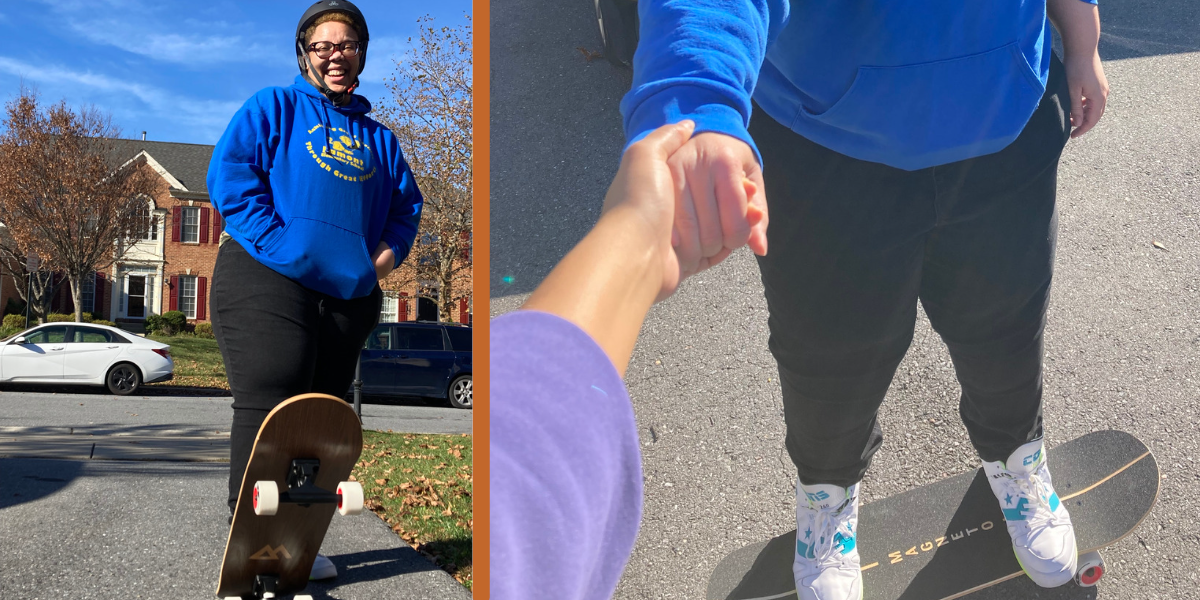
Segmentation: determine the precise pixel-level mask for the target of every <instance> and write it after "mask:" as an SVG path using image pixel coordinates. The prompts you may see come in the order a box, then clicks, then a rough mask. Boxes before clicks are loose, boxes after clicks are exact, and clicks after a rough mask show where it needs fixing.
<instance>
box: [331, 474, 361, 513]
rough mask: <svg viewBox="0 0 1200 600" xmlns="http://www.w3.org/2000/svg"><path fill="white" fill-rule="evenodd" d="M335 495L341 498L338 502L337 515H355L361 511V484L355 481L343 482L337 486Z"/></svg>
mask: <svg viewBox="0 0 1200 600" xmlns="http://www.w3.org/2000/svg"><path fill="white" fill-rule="evenodd" d="M337 493H338V494H339V495H340V496H341V497H342V498H341V500H338V513H340V514H342V515H357V514H360V513H362V511H363V489H362V484H361V483H359V482H357V481H343V482H341V483H339V484H338V489H337Z"/></svg>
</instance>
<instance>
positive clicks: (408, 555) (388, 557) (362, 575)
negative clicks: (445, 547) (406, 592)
mask: <svg viewBox="0 0 1200 600" xmlns="http://www.w3.org/2000/svg"><path fill="white" fill-rule="evenodd" d="M329 560H331V561H333V564H334V566H336V567H337V570H338V576H337V579H332V580H329V581H314V582H312V583H310V584H309V586H308V590H306V592H305V593H308V594H312V597H313V598H314V599H320V598H325V599H329V598H332V597H331V596H329V595H328V592H331V591H333V590H335V589H337V588H339V587H341V586H344V585H350V584H353V583H359V582H363V581H377V580H381V579H388V578H391V577H398V576H400V575H404V574H407V573H419V572H422V571H437V570H439V569H438V567H437V565H434V564H433V563H432V562H429V561H428V560H425V559H424V558H422V557H421V555H420V554H417V553H416V552H405V551H404V549H402V548H387V549H383V550H371V551H368V552H355V553H352V554H341V555H337V556H330V557H329Z"/></svg>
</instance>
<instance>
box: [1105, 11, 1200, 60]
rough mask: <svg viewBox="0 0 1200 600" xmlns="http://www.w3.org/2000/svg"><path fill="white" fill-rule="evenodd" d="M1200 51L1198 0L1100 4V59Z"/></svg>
mask: <svg viewBox="0 0 1200 600" xmlns="http://www.w3.org/2000/svg"><path fill="white" fill-rule="evenodd" d="M1185 52H1200V2H1194V1H1191V0H1185V1H1180V0H1175V1H1170V2H1150V1H1147V0H1104V2H1101V3H1100V58H1101V59H1102V60H1120V59H1123V58H1137V57H1141V56H1157V55H1163V54H1182V53H1185Z"/></svg>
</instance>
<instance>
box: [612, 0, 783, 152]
mask: <svg viewBox="0 0 1200 600" xmlns="http://www.w3.org/2000/svg"><path fill="white" fill-rule="evenodd" d="M788 10H789V3H788V2H787V1H786V0H656V1H647V2H639V3H638V14H639V16H640V19H641V26H640V31H639V37H640V41H639V45H638V50H637V54H636V55H635V56H634V69H633V74H634V80H633V86H632V88H631V89H630V91H629V93H628V94H627V95H626V96H625V98H624V99H623V100H622V101H621V114H622V116H623V118H624V125H625V135H626V140H627V141H626V143H627V144H632V143H633V142H636V141H637V140H639V139H641V138H642V137H643V136H645V135H646V134H647V133H648V132H650V131H652V130H654V129H655V128H657V127H659V126H662V125H664V124H666V123H675V122H679V121H681V120H684V119H689V120H692V121H694V122H695V123H696V132H697V133H702V132H705V131H713V132H718V133H724V134H726V135H731V136H733V137H735V138H738V139H741V140H742V141H744V142H746V143H747V144H748V145H750V146H751V147H752V148H753V147H754V143H753V140H751V139H750V136H749V134H748V133H746V124H747V123H748V122H749V120H750V106H751V104H750V95H751V93H752V92H753V90H754V87H755V85H757V82H758V74H759V69H760V68H761V67H762V64H763V60H764V59H765V56H766V51H767V47H768V45H769V44H770V42H771V40H773V39H774V36H776V35H778V33H779V31H780V30H781V29H782V28H783V26H784V25H785V24H786V22H787V16H788Z"/></svg>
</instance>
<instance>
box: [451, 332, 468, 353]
mask: <svg viewBox="0 0 1200 600" xmlns="http://www.w3.org/2000/svg"><path fill="white" fill-rule="evenodd" d="M446 333H447V334H449V335H450V346H451V347H453V348H454V351H455V352H470V351H471V329H470V328H469V327H447V328H446Z"/></svg>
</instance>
